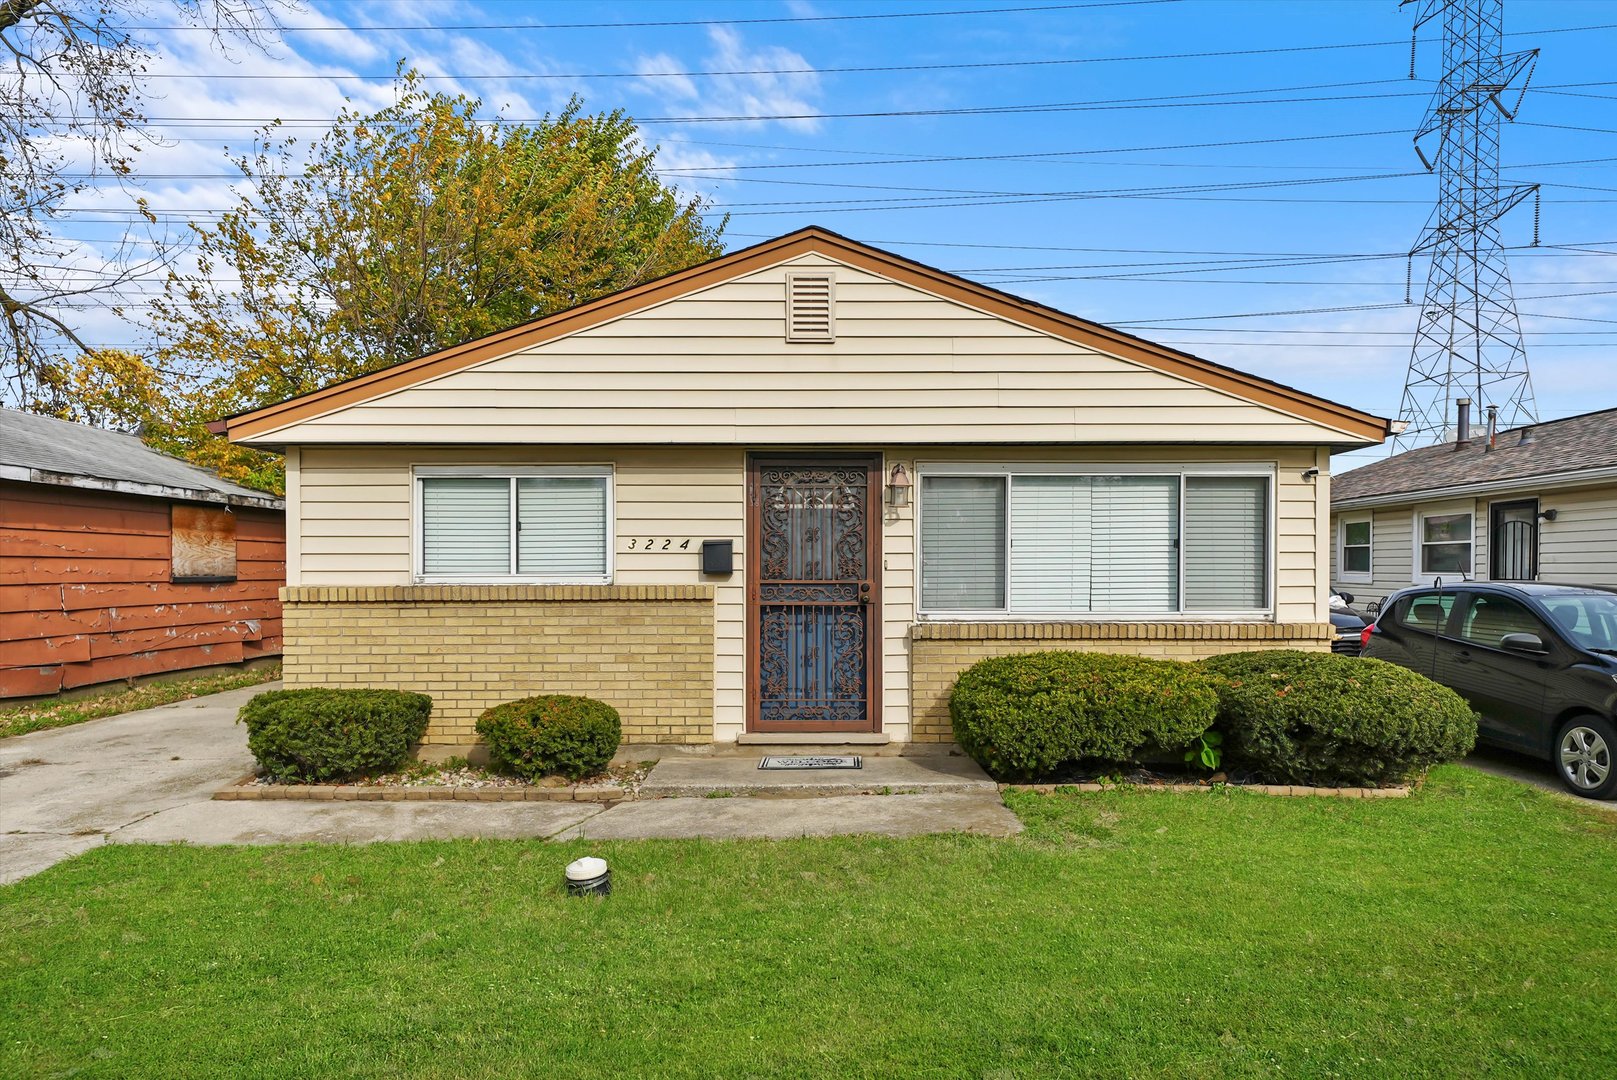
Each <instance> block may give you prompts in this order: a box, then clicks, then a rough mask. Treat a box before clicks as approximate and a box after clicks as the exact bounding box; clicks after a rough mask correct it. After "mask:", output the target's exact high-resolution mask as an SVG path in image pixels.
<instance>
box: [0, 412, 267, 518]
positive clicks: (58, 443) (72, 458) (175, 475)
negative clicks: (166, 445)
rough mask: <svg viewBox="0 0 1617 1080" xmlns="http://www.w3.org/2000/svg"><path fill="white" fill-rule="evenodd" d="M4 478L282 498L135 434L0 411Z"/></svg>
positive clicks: (235, 501)
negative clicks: (176, 455) (183, 458)
mask: <svg viewBox="0 0 1617 1080" xmlns="http://www.w3.org/2000/svg"><path fill="white" fill-rule="evenodd" d="M0 479H5V480H20V481H23V482H25V483H31V484H52V485H56V486H58V487H76V488H89V489H93V490H100V491H118V492H123V493H124V494H129V495H151V496H156V497H158V498H171V499H187V500H191V501H195V502H208V503H224V504H229V505H234V506H258V507H264V508H266V509H272V510H279V509H281V508H282V507H283V506H284V503H283V502H282V500H280V499H278V498H276V497H275V496H274V495H270V494H267V493H266V492H262V491H254V490H252V489H251V488H245V487H242V486H240V485H239V484H232V483H230V482H229V481H228V480H221V479H220V478H219V477H217V476H215V475H214V474H213V473H211V472H208V471H207V470H206V469H201V468H198V467H197V466H195V465H192V464H190V463H189V462H185V461H181V460H180V459H179V458H174V457H170V456H168V455H167V454H162V453H159V452H158V451H156V450H153V449H152V448H151V447H149V446H147V445H146V444H145V443H143V442H141V441H140V439H138V438H137V437H135V436H134V435H127V434H125V433H123V432H121V431H107V430H105V429H103V428H95V427H90V426H88V425H86V424H75V423H72V422H70V421H67V420H58V419H56V418H55V417H51V416H36V415H34V414H33V413H26V412H21V411H19V410H17V409H0Z"/></svg>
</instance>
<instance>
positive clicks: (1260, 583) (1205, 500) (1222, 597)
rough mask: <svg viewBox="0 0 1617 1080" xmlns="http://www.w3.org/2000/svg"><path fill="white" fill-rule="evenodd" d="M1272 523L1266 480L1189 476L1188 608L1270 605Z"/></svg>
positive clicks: (1235, 608)
mask: <svg viewBox="0 0 1617 1080" xmlns="http://www.w3.org/2000/svg"><path fill="white" fill-rule="evenodd" d="M1268 521H1269V482H1268V481H1267V480H1266V479H1264V478H1262V477H1253V476H1187V477H1185V539H1184V560H1185V610H1187V611H1249V610H1254V609H1258V608H1262V607H1265V606H1266V601H1267V599H1268V597H1267V595H1266V593H1267V588H1266V584H1265V583H1266V582H1267V580H1268V551H1269V537H1268Z"/></svg>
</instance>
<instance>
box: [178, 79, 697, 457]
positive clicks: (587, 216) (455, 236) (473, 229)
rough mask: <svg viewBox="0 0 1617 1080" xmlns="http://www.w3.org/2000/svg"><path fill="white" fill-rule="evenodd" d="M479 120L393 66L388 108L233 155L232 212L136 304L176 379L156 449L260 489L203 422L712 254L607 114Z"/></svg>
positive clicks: (462, 101)
mask: <svg viewBox="0 0 1617 1080" xmlns="http://www.w3.org/2000/svg"><path fill="white" fill-rule="evenodd" d="M479 111H480V103H479V102H477V101H475V100H472V99H469V98H466V97H460V96H450V95H446V94H441V93H429V92H427V91H426V90H424V89H422V87H421V83H420V80H419V79H418V78H417V77H416V76H415V74H414V73H413V72H412V73H406V74H404V75H403V76H402V77H401V80H400V85H399V95H398V100H397V102H396V103H395V104H393V105H391V106H388V107H387V108H384V109H382V110H380V111H379V112H376V113H372V114H369V115H361V114H359V113H357V112H354V111H351V110H349V111H344V112H343V113H342V114H340V115H339V117H338V118H337V121H336V123H335V124H334V125H333V127H332V128H331V129H330V130H329V131H328V132H327V133H326V134H325V135H324V136H323V137H322V138H321V139H320V140H319V141H318V142H316V143H315V144H314V145H313V147H311V148H310V150H309V152H308V153H307V154H304V153H302V152H301V148H300V147H298V146H297V144H296V141H295V140H294V139H292V138H290V137H286V138H282V137H279V132H278V131H277V130H276V129H275V128H274V127H273V126H272V127H271V128H269V129H266V130H265V132H263V134H262V136H261V138H260V141H259V143H258V146H257V147H256V148H255V151H254V152H253V153H252V154H250V155H245V156H242V157H240V158H238V159H236V160H235V164H236V165H237V167H238V168H240V170H241V172H242V176H243V179H244V180H245V181H247V183H246V184H244V185H243V187H242V191H241V194H240V198H239V202H238V204H237V205H236V206H235V207H234V208H233V209H231V210H229V211H228V212H226V213H225V214H224V215H223V216H222V217H221V218H220V219H219V220H218V221H217V222H214V223H211V224H197V225H193V226H192V228H193V230H194V232H195V234H196V241H197V244H198V252H199V257H198V261H197V268H196V270H195V272H193V273H178V272H170V274H169V277H168V281H167V288H166V292H165V295H164V296H163V297H161V298H160V299H158V300H156V301H155V302H154V304H153V311H154V317H155V324H156V326H155V328H156V330H157V331H158V333H159V334H160V335H161V337H162V340H163V345H162V348H161V350H160V351H159V353H158V354H157V357H156V358H155V361H154V362H155V363H156V364H157V365H159V366H161V367H162V368H163V369H164V370H165V371H168V372H179V373H181V374H182V377H181V378H180V379H179V380H178V381H179V383H180V384H181V386H180V390H179V392H178V393H177V394H176V396H175V399H174V400H172V401H171V407H170V409H169V410H168V415H167V416H166V417H163V418H161V419H160V420H159V421H158V423H157V425H156V426H158V427H166V429H167V433H166V436H165V438H166V440H167V445H165V448H166V449H178V450H179V451H181V452H183V453H185V455H186V456H188V457H191V458H193V459H194V460H199V461H204V462H206V463H207V464H209V465H210V466H213V467H217V468H222V469H223V470H224V471H225V473H226V474H227V475H230V476H232V477H233V478H238V479H241V480H242V481H243V482H253V483H258V484H267V485H269V486H271V487H273V486H275V484H276V483H278V479H279V474H278V465H277V463H276V462H275V461H274V460H273V459H272V458H267V457H266V456H265V455H263V454H262V453H261V452H258V451H251V450H247V449H245V448H241V447H227V446H222V445H221V444H220V443H219V442H218V441H217V440H216V439H215V438H213V437H211V436H208V435H206V433H205V430H204V428H203V427H202V425H203V424H204V423H205V422H206V421H207V420H210V419H217V418H219V417H221V416H225V415H229V414H231V413H235V412H240V411H243V410H246V409H251V408H255V407H258V406H261V405H265V404H269V403H270V402H274V401H278V400H282V399H285V398H288V397H292V396H295V395H298V394H302V393H307V392H308V391H311V390H314V389H317V388H319V387H322V386H326V385H329V384H330V383H333V382H337V381H340V380H343V379H348V378H352V377H354V376H356V375H362V374H365V373H366V372H370V371H374V370H376V369H378V368H381V367H386V366H388V365H390V364H395V363H398V362H401V361H404V360H408V359H411V358H413V357H416V356H420V355H422V354H425V353H429V352H432V351H434V350H437V349H441V348H444V347H446V346H449V345H454V344H458V343H460V342H463V341H468V340H471V339H473V338H477V337H481V336H483V335H486V334H490V333H493V332H495V331H498V330H501V329H504V328H506V327H509V326H515V325H518V324H521V323H523V322H527V321H529V320H532V319H536V318H541V317H543V316H545V315H549V314H551V313H553V312H556V311H561V310H564V309H566V308H569V307H573V306H575V305H577V304H580V303H583V302H585V301H588V300H591V299H593V298H595V297H598V296H602V295H604V294H606V293H610V292H615V291H617V290H620V289H625V288H628V287H631V286H633V285H637V284H640V283H642V282H645V281H649V280H651V279H653V278H657V277H661V276H663V275H665V274H669V273H672V272H674V271H676V270H680V269H683V268H685V267H687V266H690V265H692V264H694V263H698V262H702V261H704V260H707V259H710V258H713V257H715V256H717V255H719V254H720V253H721V251H722V247H721V244H720V240H719V235H720V232H721V230H722V228H723V223H722V222H721V223H719V224H717V225H708V224H707V223H705V222H704V221H703V219H702V212H703V210H704V208H705V207H704V205H703V204H702V202H701V201H700V200H696V199H688V198H683V197H681V196H680V195H679V194H678V193H677V192H675V191H674V190H672V189H671V188H669V187H667V186H666V185H664V184H663V183H662V182H661V181H660V180H659V179H658V177H657V175H656V173H655V171H654V169H653V164H654V158H655V151H654V150H651V149H648V148H646V147H645V146H644V145H643V144H642V143H641V142H640V139H639V134H638V131H637V130H636V128H635V125H634V123H633V121H632V120H630V119H628V118H627V117H626V116H624V115H623V114H622V113H621V112H613V113H606V114H596V115H588V114H586V113H585V112H584V110H583V108H582V106H581V104H580V103H579V102H578V101H577V100H576V99H575V100H574V101H573V102H572V103H571V104H569V105H568V107H567V108H566V109H564V110H563V111H562V112H561V113H559V114H557V115H554V116H547V117H546V118H545V119H544V120H543V121H542V122H540V123H539V124H537V125H519V124H508V123H501V122H499V121H498V120H497V119H496V120H493V121H490V120H486V119H482V118H480V117H479ZM169 381H170V383H171V384H172V383H173V382H174V380H172V379H171V380H169Z"/></svg>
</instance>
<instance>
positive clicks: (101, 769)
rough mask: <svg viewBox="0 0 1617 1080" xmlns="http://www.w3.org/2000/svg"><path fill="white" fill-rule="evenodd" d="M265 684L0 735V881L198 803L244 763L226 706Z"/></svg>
mask: <svg viewBox="0 0 1617 1080" xmlns="http://www.w3.org/2000/svg"><path fill="white" fill-rule="evenodd" d="M278 685H279V684H278V683H265V684H264V685H262V686H251V687H247V688H245V689H242V690H232V691H229V692H228V693H224V694H213V695H210V696H208V697H203V698H193V699H192V700H190V701H180V702H176V703H175V704H173V705H163V706H160V707H158V708H155V709H142V710H141V711H139V712H132V713H125V714H124V715H122V716H109V717H107V718H106V719H105V720H92V721H90V722H88V723H84V724H76V725H74V726H73V727H65V728H57V729H55V730H54V731H36V732H34V733H33V734H31V735H19V736H17V737H15V738H11V739H6V740H4V741H3V742H0V884H3V883H6V882H10V881H16V880H17V879H18V878H23V877H27V876H28V875H29V874H34V873H38V872H39V871H40V870H43V869H45V868H46V867H47V866H50V865H52V864H53V863H57V862H60V861H61V860H62V859H66V858H69V857H71V856H73V855H77V854H79V853H80V852H81V851H85V850H87V849H89V848H91V847H94V846H95V845H97V844H100V843H103V842H104V841H105V840H106V839H107V838H108V837H110V836H113V835H114V834H116V833H117V832H118V831H119V830H120V829H124V828H127V827H128V826H130V825H133V824H134V823H135V822H138V821H141V820H144V819H145V818H148V817H151V816H152V815H153V814H156V813H160V812H162V811H164V810H167V809H171V808H173V807H177V806H184V805H186V804H188V803H195V802H202V801H205V800H207V799H208V798H209V797H210V796H211V795H212V794H213V792H214V790H215V789H217V788H219V787H221V786H222V785H224V784H226V783H228V782H229V781H231V780H233V779H235V778H236V777H238V776H240V775H241V774H242V773H245V772H246V771H247V770H248V769H250V768H252V766H253V758H252V755H251V754H249V753H248V752H247V729H246V728H244V727H241V726H240V725H238V724H237V723H236V711H237V710H238V709H240V708H241V706H242V705H243V704H244V703H245V702H246V701H247V699H248V698H250V697H252V696H253V695H254V694H258V693H262V692H263V691H265V690H273V689H275V688H276V687H277V686H278Z"/></svg>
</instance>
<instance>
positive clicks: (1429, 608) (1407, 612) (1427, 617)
mask: <svg viewBox="0 0 1617 1080" xmlns="http://www.w3.org/2000/svg"><path fill="white" fill-rule="evenodd" d="M1454 599H1455V595H1454V593H1416V594H1415V595H1413V596H1406V597H1404V598H1403V599H1402V600H1399V601H1398V605H1397V607H1395V608H1394V609H1393V613H1392V617H1393V619H1394V620H1395V621H1396V622H1399V623H1401V624H1403V625H1404V626H1407V627H1409V628H1410V629H1411V630H1420V631H1422V632H1424V633H1427V634H1435V633H1437V632H1438V631H1439V630H1441V629H1442V628H1443V627H1444V626H1445V625H1446V624H1447V623H1448V618H1449V612H1450V611H1452V610H1454Z"/></svg>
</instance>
